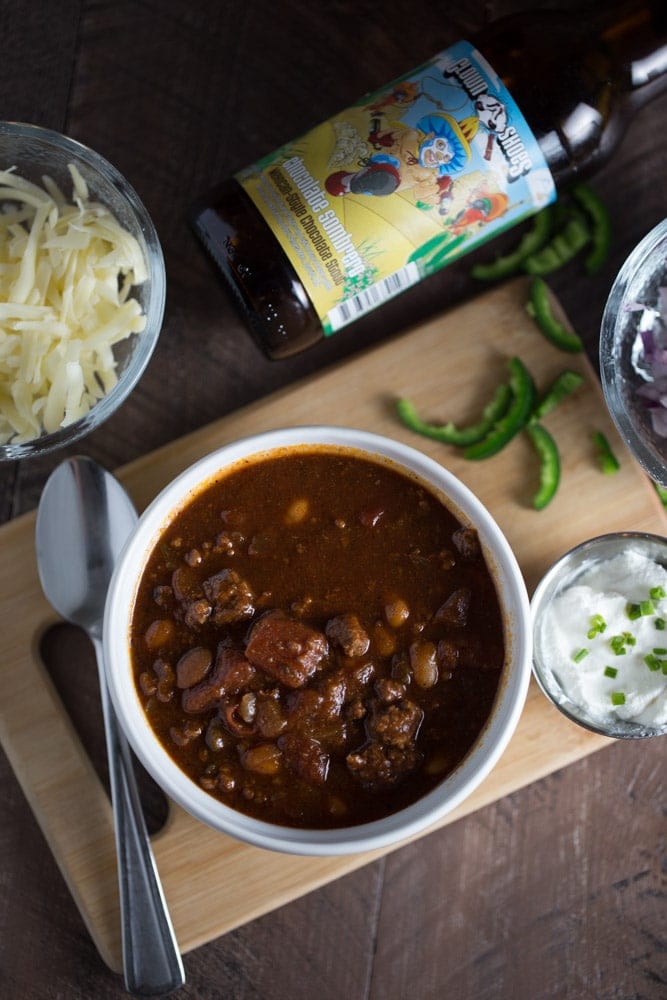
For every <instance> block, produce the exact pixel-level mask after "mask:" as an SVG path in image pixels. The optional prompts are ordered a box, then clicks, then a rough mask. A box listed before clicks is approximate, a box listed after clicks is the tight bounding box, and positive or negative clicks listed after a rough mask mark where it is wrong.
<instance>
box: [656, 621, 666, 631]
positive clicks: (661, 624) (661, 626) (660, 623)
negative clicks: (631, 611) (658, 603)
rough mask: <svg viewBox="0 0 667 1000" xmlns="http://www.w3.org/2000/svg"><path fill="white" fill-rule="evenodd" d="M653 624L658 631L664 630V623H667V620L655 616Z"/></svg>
mask: <svg viewBox="0 0 667 1000" xmlns="http://www.w3.org/2000/svg"><path fill="white" fill-rule="evenodd" d="M653 624H654V625H655V627H656V628H657V630H658V632H664V631H665V625H666V624H667V622H665V619H664V618H656V620H655V621H654V622H653Z"/></svg>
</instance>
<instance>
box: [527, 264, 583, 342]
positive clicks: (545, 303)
mask: <svg viewBox="0 0 667 1000" xmlns="http://www.w3.org/2000/svg"><path fill="white" fill-rule="evenodd" d="M526 312H527V313H528V314H529V315H530V316H532V317H533V319H534V320H535V322H536V323H537V325H538V327H539V329H540V330H541V331H542V333H543V334H544V336H545V337H546V338H547V340H549V341H550V342H551V343H552V344H553V345H554V346H555V347H558V348H559V349H560V350H561V351H567V352H569V353H570V354H576V353H578V352H580V351H583V349H584V345H583V342H582V340H581V338H580V337H579V335H578V334H577V333H575V332H574V330H569V329H568V328H567V327H566V326H565V325H564V324H563V323H561V322H560V320H558V319H556V317H555V316H554V314H553V311H552V308H551V300H550V298H549V286H548V285H547V283H546V281H544V279H543V278H539V277H536V278H533V280H532V281H531V283H530V293H529V299H528V302H527V304H526Z"/></svg>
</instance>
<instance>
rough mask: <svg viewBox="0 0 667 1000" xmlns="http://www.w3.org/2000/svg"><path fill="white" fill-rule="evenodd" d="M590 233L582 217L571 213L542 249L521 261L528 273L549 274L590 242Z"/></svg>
mask: <svg viewBox="0 0 667 1000" xmlns="http://www.w3.org/2000/svg"><path fill="white" fill-rule="evenodd" d="M590 239H591V233H590V230H589V228H588V226H587V225H586V222H585V221H584V219H582V218H581V217H580V216H579V215H577V214H575V215H573V216H572V217H571V218H570V219H568V221H567V222H566V223H565V225H564V226H563V228H562V229H561V230H560V231H559V232H558V233H556V235H555V236H554V237H553V239H552V240H551V241H550V242H549V243H547V245H546V246H545V247H543V249H542V250H539V251H538V252H537V253H534V254H531V255H530V256H529V257H527V258H526V259H525V261H524V262H523V267H524V270H525V271H526V272H527V273H528V274H550V273H551V272H552V271H556V270H558V268H560V267H564V266H565V264H568V263H569V262H570V261H571V260H572V258H573V257H576V255H577V254H578V253H579V252H580V251H581V250H583V248H584V247H585V246H586V244H587V243H589V242H590Z"/></svg>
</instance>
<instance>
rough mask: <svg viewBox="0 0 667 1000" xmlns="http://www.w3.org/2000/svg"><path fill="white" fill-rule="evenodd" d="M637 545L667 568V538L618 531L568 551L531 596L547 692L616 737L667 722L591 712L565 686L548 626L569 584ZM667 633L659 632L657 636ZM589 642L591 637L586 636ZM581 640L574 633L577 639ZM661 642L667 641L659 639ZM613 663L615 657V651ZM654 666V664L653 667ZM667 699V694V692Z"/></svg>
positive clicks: (664, 728) (566, 710) (570, 714)
mask: <svg viewBox="0 0 667 1000" xmlns="http://www.w3.org/2000/svg"><path fill="white" fill-rule="evenodd" d="M629 550H633V551H636V552H638V553H639V554H641V555H643V556H645V557H647V558H649V559H651V560H653V561H654V562H655V563H657V564H659V565H660V566H663V567H665V568H666V569H667V539H665V538H662V537H660V536H659V535H652V534H650V533H647V532H634V531H624V532H612V533H610V534H607V535H599V536H597V537H596V538H591V539H589V540H588V541H586V542H582V543H581V544H580V545H577V546H575V547H574V548H573V549H570V551H569V552H566V553H565V554H564V555H563V556H561V558H560V559H559V560H557V562H555V563H554V565H553V566H552V567H551V568H550V569H549V570H548V571H547V573H546V574H545V576H544V577H543V578H542V580H541V581H540V583H539V584H538V586H537V588H536V589H535V593H534V594H533V598H532V600H531V617H532V622H533V676H534V677H535V680H536V681H537V683H538V686H539V687H540V688H541V690H542V692H543V693H544V694H545V695H546V697H547V698H548V699H549V700H550V701H551V702H552V703H553V704H554V705H555V706H556V708H557V709H559V711H561V712H562V713H563V715H565V716H566V717H567V718H568V719H570V720H571V721H572V722H576V723H578V724H579V725H580V726H583V727H584V728H585V729H588V730H590V731H591V732H595V733H599V734H601V735H602V736H609V737H611V738H612V739H643V738H646V737H649V736H661V735H664V734H666V733H667V722H664V723H663V724H662V725H660V724H656V725H645V724H642V723H640V722H635V721H632V720H626V719H622V718H620V717H619V716H618V715H616V714H615V713H614V712H610V713H609V714H608V716H607V717H605V718H601V717H600V716H599V715H597V714H594V713H592V712H591V711H590V708H589V706H587V705H583V704H580V703H579V702H578V701H576V700H574V699H573V697H572V696H571V694H569V693H568V691H566V690H565V687H564V685H563V682H562V680H561V677H560V676H559V670H558V663H556V662H555V660H554V651H553V644H552V640H551V638H550V634H549V631H548V629H547V628H546V613H547V611H548V610H549V609H550V608H551V605H552V603H553V601H554V600H555V598H557V597H558V596H559V594H561V593H562V592H563V591H564V590H566V589H567V588H568V587H571V586H573V585H574V584H576V583H578V582H579V579H580V577H581V576H582V574H583V573H584V572H586V571H588V570H590V569H592V568H594V567H596V566H598V565H599V564H600V563H604V562H605V561H606V560H609V559H612V558H613V557H614V556H617V555H620V554H623V553H626V552H628V551H629ZM665 635H667V632H658V631H656V637H659V636H665ZM584 641H586V640H584ZM577 643H578V640H577V639H575V638H573V644H575V645H576V644H577ZM656 643H657V644H659V645H667V642H663V641H662V640H658V638H656ZM609 656H610V663H613V662H614V655H613V653H611V652H610V653H609ZM647 670H648V667H647ZM665 697H666V698H667V694H666V695H665Z"/></svg>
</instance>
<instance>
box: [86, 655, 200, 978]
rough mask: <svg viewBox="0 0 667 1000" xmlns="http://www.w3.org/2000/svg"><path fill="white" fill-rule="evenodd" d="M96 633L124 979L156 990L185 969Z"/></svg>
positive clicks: (181, 974)
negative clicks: (114, 842) (108, 687)
mask: <svg viewBox="0 0 667 1000" xmlns="http://www.w3.org/2000/svg"><path fill="white" fill-rule="evenodd" d="M92 639H93V645H94V647H95V654H96V656H97V665H98V669H99V674H100V694H101V698H102V712H103V715H104V722H105V730H106V738H107V754H108V758H109V777H110V783H111V802H112V806H113V814H114V825H115V831H116V849H117V855H118V886H119V891H120V915H121V932H122V942H123V969H124V975H125V984H126V986H127V989H128V990H129V992H130V993H134V994H137V995H139V996H155V995H158V994H164V993H169V992H170V991H171V990H174V989H177V988H178V987H179V986H182V985H183V984H184V982H185V974H184V971H183V963H182V960H181V955H180V952H179V950H178V944H177V941H176V936H175V934H174V929H173V926H172V923H171V919H170V917H169V912H168V910H167V904H166V902H165V898H164V894H163V892H162V886H161V884H160V879H159V876H158V872H157V868H156V865H155V859H154V857H153V851H152V849H151V844H150V840H149V837H148V831H147V830H146V824H145V821H144V815H143V812H142V808H141V802H140V800H139V792H138V789H137V784H136V780H135V775H134V769H133V765H132V757H131V753H130V747H129V745H128V742H127V740H126V739H125V736H124V735H123V733H122V731H121V729H120V726H119V724H118V720H117V719H116V714H115V712H114V709H113V706H112V704H111V699H110V697H109V692H108V689H107V683H106V677H105V671H104V659H103V652H102V643H101V642H100V641H99V639H97V638H96V637H94V636H93V637H92Z"/></svg>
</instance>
